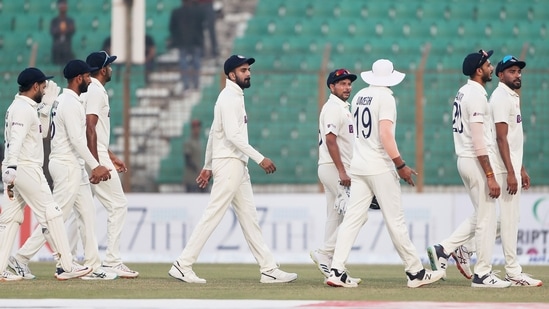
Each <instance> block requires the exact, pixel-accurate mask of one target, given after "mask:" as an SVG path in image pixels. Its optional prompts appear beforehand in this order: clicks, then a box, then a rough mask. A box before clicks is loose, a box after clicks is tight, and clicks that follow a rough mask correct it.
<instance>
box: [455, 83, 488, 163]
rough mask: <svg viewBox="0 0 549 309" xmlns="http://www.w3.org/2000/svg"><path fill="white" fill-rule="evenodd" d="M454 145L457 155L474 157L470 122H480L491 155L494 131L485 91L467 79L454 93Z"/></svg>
mask: <svg viewBox="0 0 549 309" xmlns="http://www.w3.org/2000/svg"><path fill="white" fill-rule="evenodd" d="M452 113H453V115H452V116H453V122H452V123H453V124H452V130H453V132H454V146H455V151H456V155H457V156H458V157H467V158H476V157H477V155H476V154H475V149H474V147H473V138H472V136H471V127H470V124H471V123H475V122H478V123H482V124H483V127H484V129H483V132H484V143H485V144H486V148H487V150H488V153H489V154H490V155H493V150H494V149H492V148H493V147H494V142H493V140H494V133H493V131H492V114H491V112H490V105H488V99H487V93H486V89H484V87H483V86H482V85H481V84H479V83H477V82H475V81H473V80H470V79H469V80H468V81H467V84H465V85H463V86H462V87H461V88H460V89H459V90H458V93H457V94H456V97H455V99H454V106H453V111H452Z"/></svg>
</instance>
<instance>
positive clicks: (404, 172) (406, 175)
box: [397, 166, 417, 187]
mask: <svg viewBox="0 0 549 309" xmlns="http://www.w3.org/2000/svg"><path fill="white" fill-rule="evenodd" d="M397 173H398V176H400V178H402V179H404V181H406V182H407V183H408V184H409V185H410V186H412V187H413V186H415V185H416V184H415V183H414V179H413V178H412V176H413V175H417V172H416V171H414V170H413V169H412V168H410V167H408V166H405V167H403V168H401V169H399V170H397Z"/></svg>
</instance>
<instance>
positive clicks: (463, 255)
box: [451, 246, 473, 279]
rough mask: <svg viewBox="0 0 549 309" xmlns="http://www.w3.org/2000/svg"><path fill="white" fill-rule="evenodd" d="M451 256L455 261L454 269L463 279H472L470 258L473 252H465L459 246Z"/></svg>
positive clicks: (465, 249)
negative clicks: (455, 268)
mask: <svg viewBox="0 0 549 309" xmlns="http://www.w3.org/2000/svg"><path fill="white" fill-rule="evenodd" d="M451 255H452V257H453V258H454V260H455V261H456V267H457V269H458V270H459V272H460V273H461V274H462V275H463V277H465V278H467V279H471V278H473V272H472V271H471V256H472V255H473V252H470V251H469V250H467V247H465V246H459V247H458V248H457V249H456V250H454V252H452V253H451Z"/></svg>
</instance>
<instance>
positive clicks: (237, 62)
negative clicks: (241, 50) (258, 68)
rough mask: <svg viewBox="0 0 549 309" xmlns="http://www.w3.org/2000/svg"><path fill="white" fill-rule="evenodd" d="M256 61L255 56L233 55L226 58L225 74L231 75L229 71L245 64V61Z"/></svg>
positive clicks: (249, 62)
mask: <svg viewBox="0 0 549 309" xmlns="http://www.w3.org/2000/svg"><path fill="white" fill-rule="evenodd" d="M254 62H255V59H254V58H246V57H244V56H240V55H232V56H230V57H229V59H227V60H225V64H224V65H223V69H224V70H225V75H229V72H231V71H232V70H234V69H236V68H238V67H239V66H241V65H243V64H244V63H247V64H250V65H251V64H253V63H254Z"/></svg>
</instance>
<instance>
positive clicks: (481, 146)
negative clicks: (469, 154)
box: [470, 122, 501, 198]
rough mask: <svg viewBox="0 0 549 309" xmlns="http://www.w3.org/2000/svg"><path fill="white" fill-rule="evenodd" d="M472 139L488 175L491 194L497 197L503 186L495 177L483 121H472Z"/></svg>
mask: <svg viewBox="0 0 549 309" xmlns="http://www.w3.org/2000/svg"><path fill="white" fill-rule="evenodd" d="M470 128H471V139H472V142H473V149H474V150H475V154H476V156H477V159H478V162H479V164H480V166H481V168H482V170H483V172H484V174H485V175H486V179H487V183H488V189H489V191H490V192H489V196H490V197H491V198H497V197H498V196H499V195H500V193H501V188H500V187H499V184H498V182H497V181H496V178H495V177H494V171H493V169H492V165H491V164H490V158H489V157H488V149H487V148H486V143H485V142H484V127H483V124H482V122H471V124H470Z"/></svg>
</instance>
